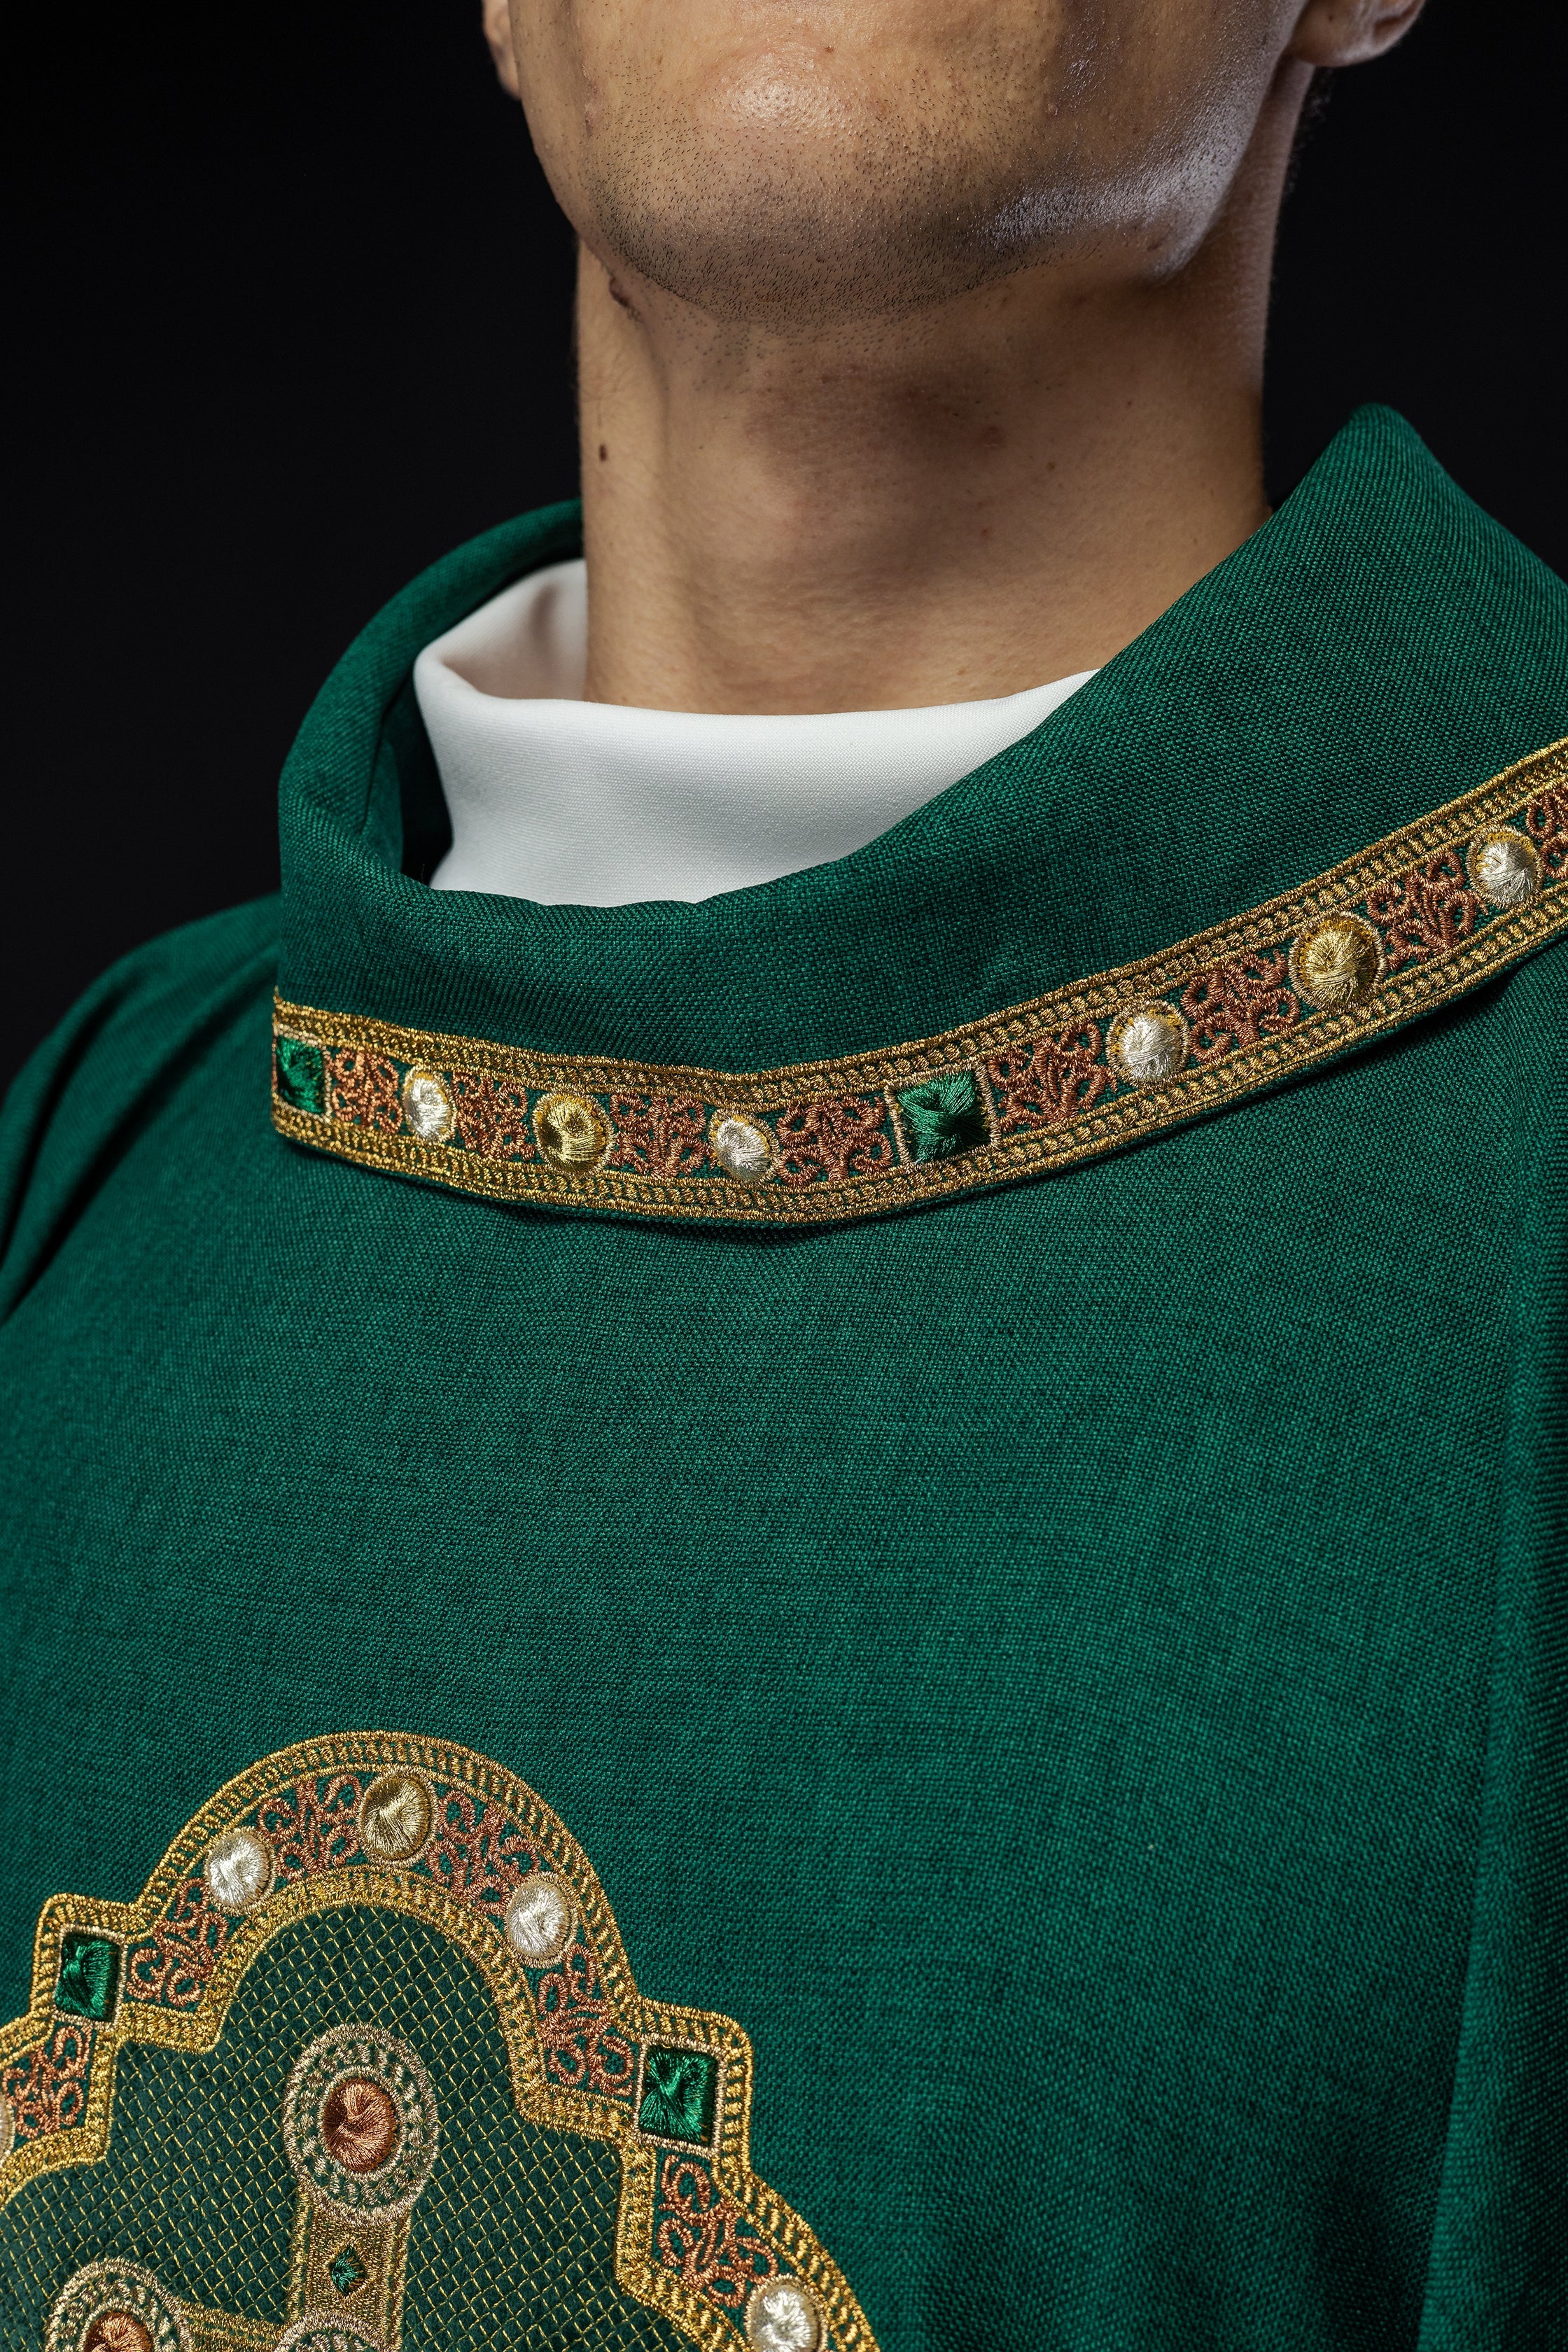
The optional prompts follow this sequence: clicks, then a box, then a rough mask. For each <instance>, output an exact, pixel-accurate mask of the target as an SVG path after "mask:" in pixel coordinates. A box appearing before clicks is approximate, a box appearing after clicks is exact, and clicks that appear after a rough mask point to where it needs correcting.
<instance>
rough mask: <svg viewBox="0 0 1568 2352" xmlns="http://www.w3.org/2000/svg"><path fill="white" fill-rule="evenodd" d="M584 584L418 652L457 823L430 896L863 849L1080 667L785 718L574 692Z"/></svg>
mask: <svg viewBox="0 0 1568 2352" xmlns="http://www.w3.org/2000/svg"><path fill="white" fill-rule="evenodd" d="M587 624H588V579H587V571H586V568H585V566H584V564H583V563H582V562H575V563H558V564H554V565H552V567H551V568H550V569H549V570H548V571H544V572H532V573H531V574H530V575H529V577H528V578H527V579H525V580H520V581H519V582H517V583H516V584H515V586H513V587H510V588H508V589H506V590H505V591H504V592H503V593H501V594H500V596H497V597H495V598H493V599H492V601H491V602H490V603H489V604H485V605H482V606H481V607H480V609H479V611H478V612H477V613H472V614H469V616H468V619H467V620H466V621H461V622H459V623H458V626H457V627H456V628H455V629H449V630H448V631H447V634H446V635H445V636H442V637H437V639H436V641H435V643H434V644H433V645H429V646H426V648H425V650H424V652H423V653H422V654H421V655H420V656H419V658H418V660H417V662H416V664H415V668H414V687H415V691H416V694H417V696H418V698H419V708H420V710H421V712H422V713H423V716H424V719H425V725H426V730H427V731H428V733H429V737H430V741H431V744H432V746H433V748H434V751H435V754H436V764H437V768H438V770H439V772H440V776H441V783H442V786H443V789H444V790H445V793H446V795H447V809H448V810H449V812H450V814H451V819H452V846H451V848H450V849H449V850H448V851H447V856H445V857H444V858H443V859H442V861H441V864H440V866H438V867H437V871H436V874H435V876H434V877H433V879H434V884H435V887H436V888H437V890H489V891H494V892H496V893H498V894H500V895H501V896H503V897H507V898H534V899H539V900H542V901H543V902H545V903H546V904H550V905H559V904H568V905H574V906H579V907H624V906H627V905H630V904H631V903H633V902H634V901H635V900H637V899H647V898H681V899H688V900H691V899H698V898H713V897H715V896H716V895H717V894H718V893H719V892H720V891H721V890H742V889H745V888H747V887H750V886H751V885H753V884H756V883H759V882H773V881H776V880H777V879H778V877H780V876H781V875H784V874H795V873H798V872H800V871H801V869H802V868H803V867H805V866H823V865H826V863H827V862H828V861H829V860H830V859H831V858H835V857H845V856H847V855H848V854H849V852H850V851H851V850H855V849H861V848H864V846H865V845H866V844H867V843H868V841H874V840H875V839H876V837H877V835H879V833H886V832H887V831H888V830H889V827H890V826H892V825H895V824H898V822H899V820H900V818H901V817H906V816H908V815H909V814H910V813H911V811H913V810H915V809H918V808H921V807H922V806H923V805H924V803H926V802H927V801H930V800H934V799H935V797H936V795H937V793H941V792H945V790H946V789H947V787H948V785H950V784H953V783H956V782H958V779H959V778H960V776H966V775H968V774H969V773H970V772H971V770H972V769H974V768H978V767H980V766H981V765H982V764H983V763H984V761H987V760H990V759H993V758H994V756H995V754H996V753H997V752H998V751H1005V749H1006V747H1007V745H1008V744H1009V743H1016V742H1017V741H1018V740H1019V738H1020V737H1022V736H1024V735H1026V734H1028V733H1029V731H1030V730H1031V729H1033V728H1036V727H1037V726H1038V725H1039V724H1040V721H1041V720H1042V719H1045V718H1047V716H1048V715H1049V713H1050V712H1051V711H1053V710H1055V709H1057V707H1058V704H1060V703H1062V702H1065V701H1066V700H1067V698H1068V695H1069V694H1072V693H1073V692H1074V691H1075V690H1076V689H1077V688H1079V687H1080V686H1081V685H1082V684H1083V683H1084V681H1085V679H1086V678H1089V677H1092V676H1093V672H1092V671H1091V670H1083V671H1080V672H1079V675H1078V676H1077V677H1064V678H1058V679H1057V680H1055V681H1054V682H1053V683H1052V684H1051V685H1049V686H1037V687H1032V688H1029V690H1028V691H1027V692H1026V693H1024V694H1008V695H1002V696H1000V697H998V698H995V699H994V700H992V701H987V702H950V703H943V704H941V705H939V706H938V707H936V708H935V709H925V710H836V711H829V712H826V713H823V714H821V715H815V714H814V715H811V716H806V717H799V718H796V717H786V718H768V719H752V718H732V717H729V716H720V715H715V714H713V713H710V712H705V711H686V710H634V709H627V708H626V706H625V705H623V704H619V703H611V702H584V700H583V699H582V692H583V678H584V667H585V661H586V646H587Z"/></svg>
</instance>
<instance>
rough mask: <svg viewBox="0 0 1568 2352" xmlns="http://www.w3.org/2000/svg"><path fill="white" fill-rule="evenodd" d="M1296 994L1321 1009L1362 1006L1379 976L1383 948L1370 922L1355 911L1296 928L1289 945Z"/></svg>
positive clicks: (1330, 1010) (1334, 1010) (1344, 1009)
mask: <svg viewBox="0 0 1568 2352" xmlns="http://www.w3.org/2000/svg"><path fill="white" fill-rule="evenodd" d="M1288 968H1289V974H1290V981H1291V984H1292V986H1293V987H1294V988H1295V990H1296V992H1297V993H1298V994H1299V995H1300V996H1304V997H1305V998H1306V1000H1307V1002H1308V1003H1309V1004H1312V1005H1316V1006H1317V1007H1318V1009H1319V1010H1320V1011H1321V1012H1324V1013H1345V1012H1348V1011H1349V1010H1350V1008H1351V1006H1352V1005H1353V1004H1364V1003H1366V1000H1367V998H1368V997H1369V996H1370V995H1371V994H1372V992H1373V989H1374V988H1375V987H1376V985H1377V983H1378V982H1379V980H1380V979H1381V978H1382V976H1383V947H1382V943H1381V941H1380V940H1379V939H1378V936H1377V933H1376V932H1375V931H1374V930H1373V928H1372V925H1371V924H1370V923H1363V921H1362V920H1361V919H1360V918H1359V916H1356V915H1325V916H1324V917H1323V918H1322V919H1321V921H1319V922H1316V923H1309V924H1308V925H1307V926H1306V929H1304V930H1302V931H1300V932H1298V934H1297V936H1296V938H1295V940H1293V941H1292V943H1291V947H1290V959H1289V967H1288Z"/></svg>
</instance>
